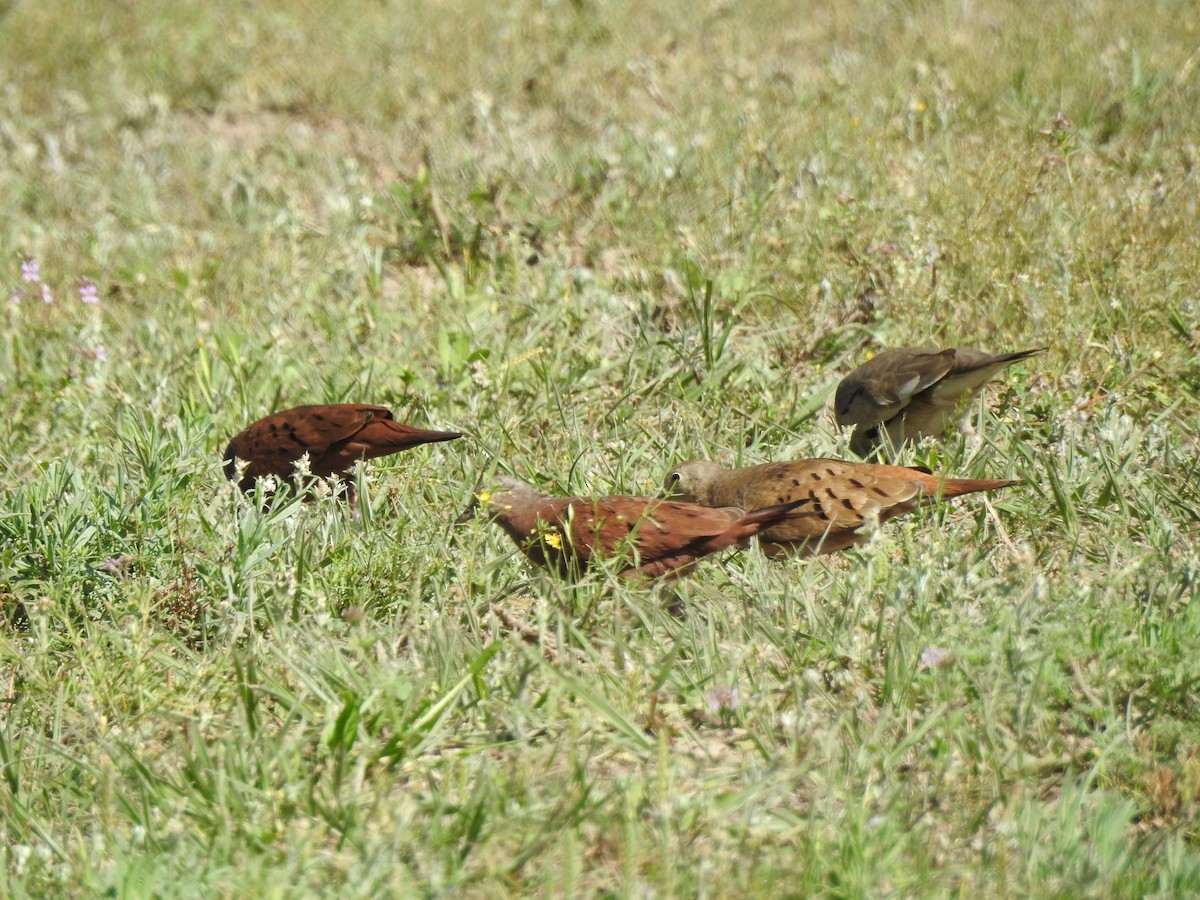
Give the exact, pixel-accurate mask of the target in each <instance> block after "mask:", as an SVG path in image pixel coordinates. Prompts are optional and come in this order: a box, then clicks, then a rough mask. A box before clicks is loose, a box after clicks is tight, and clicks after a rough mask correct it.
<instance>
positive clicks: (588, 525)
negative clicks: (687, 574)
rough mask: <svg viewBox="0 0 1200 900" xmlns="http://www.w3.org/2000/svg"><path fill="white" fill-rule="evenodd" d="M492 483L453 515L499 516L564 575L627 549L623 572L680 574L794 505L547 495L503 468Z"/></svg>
mask: <svg viewBox="0 0 1200 900" xmlns="http://www.w3.org/2000/svg"><path fill="white" fill-rule="evenodd" d="M495 483H496V485H497V487H496V489H495V490H492V491H482V490H481V491H478V492H477V493H476V495H475V500H474V501H472V503H471V505H470V506H469V507H468V508H467V510H466V511H465V512H464V513H463V514H462V515H461V516H459V518H458V521H459V522H465V521H466V520H468V519H470V518H472V517H473V516H475V515H476V513H477V511H480V512H479V514H480V515H483V516H485V517H487V518H489V519H494V520H495V521H497V522H499V523H500V527H501V528H503V529H504V530H505V531H506V532H507V533H508V536H509V537H511V538H512V539H513V541H515V542H516V544H517V546H518V547H520V548H521V550H522V551H524V553H525V555H526V556H528V557H529V559H530V560H532V561H533V562H535V563H537V564H538V565H539V566H546V567H547V568H552V569H555V570H557V571H559V572H561V573H563V574H566V573H569V572H570V571H571V569H572V568H573V567H574V568H575V569H579V568H582V567H583V566H586V565H587V564H588V563H589V562H590V561H591V560H593V559H596V558H600V557H612V556H616V555H619V554H621V553H627V554H628V561H629V564H628V566H626V567H625V568H623V569H622V570H621V572H620V574H621V575H622V576H625V577H628V576H633V575H645V576H647V577H649V578H657V577H658V576H660V575H670V576H675V575H680V574H682V573H683V572H684V571H685V570H686V569H687V568H689V567H690V566H691V565H692V563H694V562H695V561H696V560H698V559H700V557H702V556H707V555H709V554H710V553H716V552H718V551H720V550H724V549H726V548H727V547H742V546H745V545H746V543H747V542H748V541H749V540H750V538H751V537H753V536H754V535H755V534H758V533H759V532H760V531H761V530H762V529H764V528H767V527H770V526H771V525H774V524H776V523H780V522H783V521H786V520H787V518H788V517H789V516H791V515H793V509H794V508H795V507H796V506H798V505H799V504H796V503H783V504H780V505H773V506H770V507H768V508H766V509H760V510H757V511H755V512H753V513H747V512H743V511H742V510H740V509H710V508H709V507H706V506H698V505H696V504H694V503H680V502H678V501H674V500H662V499H657V498H653V497H551V496H548V495H547V494H543V493H541V492H540V491H536V490H534V489H533V488H532V487H530V486H529V485H527V484H525V483H524V482H522V481H518V480H517V479H516V478H509V477H507V476H503V475H501V476H497V477H496V479H495ZM799 515H801V516H805V515H807V513H804V512H801V513H799Z"/></svg>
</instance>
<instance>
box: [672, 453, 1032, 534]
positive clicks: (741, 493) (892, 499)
mask: <svg viewBox="0 0 1200 900" xmlns="http://www.w3.org/2000/svg"><path fill="white" fill-rule="evenodd" d="M1015 483H1016V482H1013V481H979V480H974V479H967V478H938V477H937V476H935V475H930V474H929V473H928V472H926V471H923V470H921V469H910V468H906V467H904V466H878V465H873V464H871V463H859V462H847V461H844V460H840V459H803V460H797V461H795V462H778V463H763V464H762V465H758V466H748V467H746V468H744V469H727V468H725V467H724V466H720V465H718V464H717V463H714V462H708V461H706V460H696V461H694V462H686V463H684V464H683V465H680V466H676V467H675V468H674V469H672V470H671V472H670V473H669V474H668V475H667V482H666V487H667V491H668V493H670V494H671V495H672V496H675V497H678V498H679V499H681V500H685V501H688V502H691V503H699V504H701V505H702V506H737V507H740V508H742V509H747V510H755V509H760V508H762V507H775V506H777V504H780V503H799V504H800V505H799V506H798V507H796V512H805V511H807V512H810V513H812V515H810V516H797V515H796V514H795V513H793V514H792V516H790V517H788V518H786V519H783V520H782V521H777V522H773V523H770V524H768V525H767V526H765V527H763V528H761V529H760V530H759V535H758V537H759V541H760V542H761V544H762V548H763V550H764V551H765V552H766V553H768V554H769V555H771V556H778V555H782V554H785V553H797V552H798V553H799V554H800V555H802V556H811V555H814V554H817V553H832V552H834V551H837V550H845V549H846V548H847V547H851V546H853V545H855V544H858V543H861V542H862V541H864V540H866V539H867V537H868V536H869V529H866V531H867V532H868V533H863V532H860V531H859V530H858V529H860V528H861V527H862V526H863V525H866V524H868V523H871V522H877V523H881V522H886V521H887V520H888V519H892V518H895V517H896V516H899V515H903V514H904V513H906V512H909V511H911V510H913V509H915V508H916V507H918V506H921V505H923V504H929V503H934V502H936V501H938V500H940V499H942V498H946V497H957V496H958V495H959V494H970V493H973V492H975V491H990V490H995V489H996V488H1002V487H1007V486H1008V485H1010V484H1015Z"/></svg>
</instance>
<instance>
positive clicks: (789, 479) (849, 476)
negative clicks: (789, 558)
mask: <svg viewBox="0 0 1200 900" xmlns="http://www.w3.org/2000/svg"><path fill="white" fill-rule="evenodd" d="M873 468H876V467H872V466H865V465H860V464H855V463H850V462H844V461H842V460H836V459H808V460H800V461H797V462H784V463H768V464H766V465H763V466H754V467H751V468H749V469H743V470H740V472H739V473H738V474H739V475H741V477H740V478H739V479H738V480H739V481H740V484H739V486H738V487H737V489H736V490H735V492H734V493H733V494H732V495H725V496H722V498H721V499H722V502H729V501H733V502H737V503H740V504H741V505H743V506H744V507H745V508H746V509H761V508H763V507H766V506H773V505H776V504H780V503H791V502H795V501H798V500H801V501H806V502H805V503H802V504H801V505H800V506H799V507H798V509H797V512H811V513H813V515H810V516H790V517H788V518H786V519H784V520H783V521H781V522H779V523H777V524H775V525H772V526H771V527H769V528H766V529H764V530H763V535H764V537H770V539H772V540H804V539H811V538H817V537H821V536H822V535H827V534H831V533H837V532H842V531H853V530H855V529H857V528H860V527H862V526H863V525H864V524H866V523H867V522H869V521H873V520H874V521H885V520H887V519H889V518H891V517H892V516H895V515H899V514H900V513H902V512H907V511H908V510H909V509H912V507H913V506H915V505H916V503H917V502H919V499H920V496H921V494H922V493H923V492H924V490H925V485H924V484H923V483H922V482H921V481H920V480H919V473H917V476H918V477H914V478H906V477H904V476H903V475H902V474H901V473H903V472H904V471H905V470H903V469H900V468H899V467H888V468H890V469H893V470H894V471H888V472H880V471H872V469H873ZM879 468H882V467H879ZM743 473H744V474H743Z"/></svg>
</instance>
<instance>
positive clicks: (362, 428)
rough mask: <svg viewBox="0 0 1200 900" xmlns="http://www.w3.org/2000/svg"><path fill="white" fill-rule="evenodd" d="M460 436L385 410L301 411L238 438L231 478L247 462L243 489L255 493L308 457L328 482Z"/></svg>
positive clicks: (349, 406)
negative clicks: (406, 421) (365, 463)
mask: <svg viewBox="0 0 1200 900" xmlns="http://www.w3.org/2000/svg"><path fill="white" fill-rule="evenodd" d="M459 437H462V435H461V434H459V433H458V432H457V431H426V430H425V429H423V428H414V427H413V426H411V425H402V424H401V423H399V422H397V421H396V420H395V419H393V418H392V414H391V412H390V411H389V410H388V408H387V407H385V406H366V405H363V404H358V403H331V404H326V405H322V406H297V407H295V408H294V409H287V410H284V411H283V412H277V413H273V414H272V415H269V416H267V417H266V418H264V419H259V420H258V421H257V422H255V423H253V424H252V425H249V426H248V427H247V428H246V429H245V430H243V431H242V432H240V433H239V434H238V435H237V436H236V437H234V439H233V440H232V441H230V442H229V447H228V448H227V449H226V450H225V474H226V475H227V476H228V477H229V478H230V480H232V479H233V478H235V477H237V460H239V459H241V460H245V462H246V467H245V469H244V471H243V472H242V477H241V481H239V482H238V486H239V487H240V488H241V489H242V490H243V491H250V490H252V489H253V488H254V480H255V479H256V478H259V477H265V476H267V475H273V476H275V477H276V478H280V479H283V478H290V477H292V475H293V474H294V472H295V468H296V463H297V462H298V461H299V460H300V458H301V457H302V456H304V454H305V453H307V454H308V471H309V473H310V474H311V475H314V476H317V477H328V476H330V475H334V474H342V473H344V472H347V471H349V470H350V469H351V468H352V467H353V466H354V464H355V463H356V462H358V461H359V460H360V459H373V458H374V457H376V456H387V455H388V454H390V453H399V452H400V451H401V450H407V449H409V448H410V447H416V446H417V445H418V444H430V443H435V442H437V441H451V440H454V439H455V438H459Z"/></svg>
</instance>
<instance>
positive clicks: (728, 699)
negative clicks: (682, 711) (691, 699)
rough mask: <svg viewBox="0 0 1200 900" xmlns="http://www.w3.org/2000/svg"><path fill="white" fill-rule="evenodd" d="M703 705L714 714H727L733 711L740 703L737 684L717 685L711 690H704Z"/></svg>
mask: <svg viewBox="0 0 1200 900" xmlns="http://www.w3.org/2000/svg"><path fill="white" fill-rule="evenodd" d="M704 705H705V706H707V707H708V711H709V712H710V713H713V714H714V715H718V714H728V713H731V712H735V711H736V710H737V708H738V707H739V706H741V705H742V699H741V697H740V696H739V695H738V689H737V685H736V684H735V685H733V686H732V687H729V686H727V685H719V686H718V687H715V688H713V689H712V690H711V691H705V692H704Z"/></svg>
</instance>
